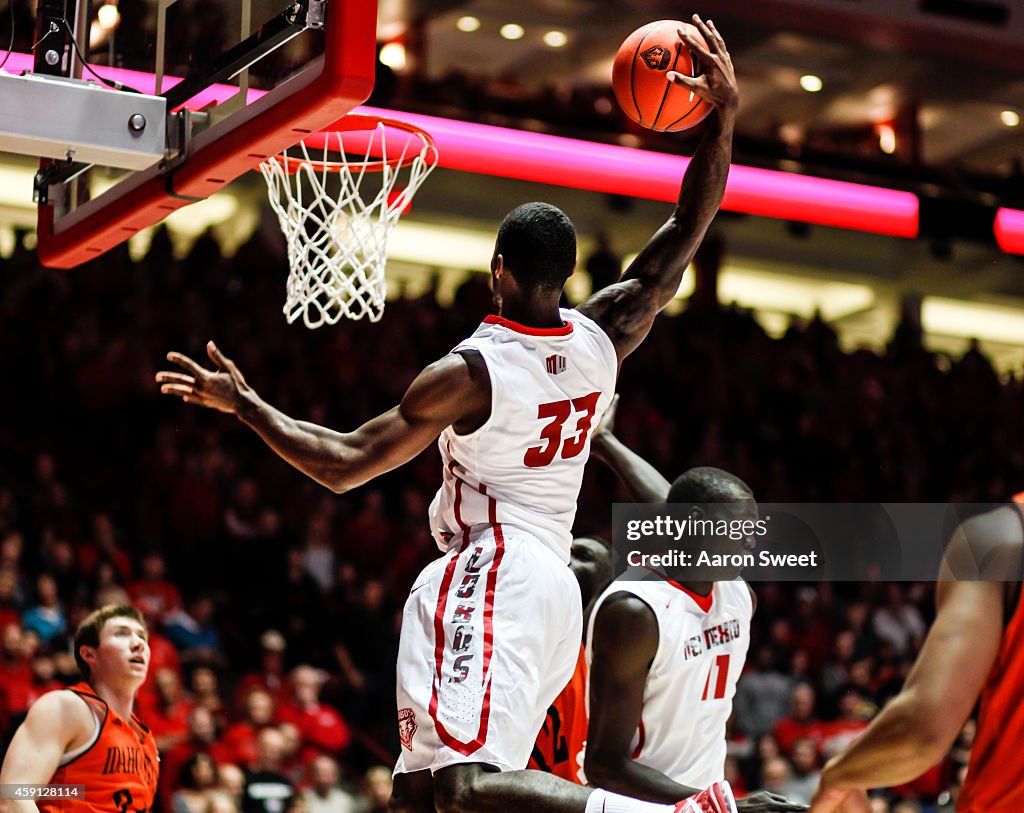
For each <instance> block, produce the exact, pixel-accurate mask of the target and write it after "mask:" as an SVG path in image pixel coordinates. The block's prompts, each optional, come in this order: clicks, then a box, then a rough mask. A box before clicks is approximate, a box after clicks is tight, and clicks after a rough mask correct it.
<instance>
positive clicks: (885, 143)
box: [878, 124, 896, 155]
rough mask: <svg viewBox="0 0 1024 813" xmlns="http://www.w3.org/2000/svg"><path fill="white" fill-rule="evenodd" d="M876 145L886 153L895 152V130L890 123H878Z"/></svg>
mask: <svg viewBox="0 0 1024 813" xmlns="http://www.w3.org/2000/svg"><path fill="white" fill-rule="evenodd" d="M878 147H879V149H881V151H882V152H884V153H885V154H886V155H892V154H893V153H894V152H896V131H895V130H894V129H893V126H892V125H891V124H879V125H878Z"/></svg>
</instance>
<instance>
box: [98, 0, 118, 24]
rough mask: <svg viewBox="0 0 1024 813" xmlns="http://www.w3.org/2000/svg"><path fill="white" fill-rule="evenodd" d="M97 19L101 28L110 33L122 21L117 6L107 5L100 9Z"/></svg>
mask: <svg viewBox="0 0 1024 813" xmlns="http://www.w3.org/2000/svg"><path fill="white" fill-rule="evenodd" d="M96 17H97V19H99V21H100V27H101V28H102V29H103V30H104V31H110V30H111V29H112V28H116V27H117V23H118V21H119V20H120V19H121V15H120V14H119V13H118V11H117V6H115V5H113V4H111V3H106V4H104V5H102V6H100V7H99V9H98V10H97V11H96Z"/></svg>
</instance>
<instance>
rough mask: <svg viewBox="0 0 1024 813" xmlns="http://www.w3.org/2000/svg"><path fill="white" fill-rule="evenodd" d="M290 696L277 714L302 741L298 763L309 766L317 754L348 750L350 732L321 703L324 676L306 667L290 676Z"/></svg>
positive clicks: (344, 724) (342, 722)
mask: <svg viewBox="0 0 1024 813" xmlns="http://www.w3.org/2000/svg"><path fill="white" fill-rule="evenodd" d="M290 681H291V687H292V696H291V698H290V699H289V700H288V702H286V703H284V704H283V705H282V706H281V707H280V709H279V711H278V720H279V721H280V722H282V723H291V724H293V725H294V726H295V727H296V728H297V729H298V730H299V734H300V736H301V738H302V753H301V754H300V761H301V762H303V763H304V764H308V763H309V762H310V761H311V760H312V759H313V757H315V756H316V755H317V754H331V755H339V754H340V753H341V752H343V751H344V750H345V749H346V748H347V747H348V743H349V739H350V736H351V735H350V734H349V729H348V726H347V725H346V723H345V721H344V720H343V719H342V717H341V715H340V714H338V712H337V711H335V710H334V709H333V708H331V707H330V706H328V705H325V704H323V703H321V702H320V687H321V686H322V685H323V682H324V678H323V675H322V674H321V673H320V672H319V671H318V670H316V669H314V668H313V667H311V666H307V665H305V664H303V665H300V666H296V667H295V668H294V669H293V670H292V672H291V676H290Z"/></svg>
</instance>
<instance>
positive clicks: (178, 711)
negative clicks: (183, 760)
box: [139, 667, 192, 753]
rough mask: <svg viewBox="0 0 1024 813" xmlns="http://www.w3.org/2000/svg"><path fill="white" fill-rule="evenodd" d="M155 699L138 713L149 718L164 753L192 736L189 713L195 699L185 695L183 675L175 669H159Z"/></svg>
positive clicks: (154, 734)
mask: <svg viewBox="0 0 1024 813" xmlns="http://www.w3.org/2000/svg"><path fill="white" fill-rule="evenodd" d="M154 689H155V692H154V693H153V695H152V700H151V701H149V702H147V703H145V704H141V705H142V707H141V708H140V710H139V715H140V717H142V719H144V720H145V721H146V725H147V726H149V729H150V731H152V732H153V736H154V737H155V738H156V744H157V748H159V749H160V752H161V753H163V752H165V751H167V750H168V749H170V748H172V747H174V746H175V745H177V744H178V743H180V742H184V741H185V740H186V739H188V736H189V714H190V713H191V712H192V702H191V701H190V700H189V699H188V698H187V697H185V692H184V690H183V689H182V686H181V678H179V677H178V673H177V672H175V671H174V670H173V669H168V668H166V667H165V668H163V669H158V670H157V671H156V676H155V678H154Z"/></svg>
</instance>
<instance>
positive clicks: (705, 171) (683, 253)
mask: <svg viewBox="0 0 1024 813" xmlns="http://www.w3.org/2000/svg"><path fill="white" fill-rule="evenodd" d="M693 22H694V25H696V26H697V28H698V30H699V31H700V33H701V35H702V36H703V37H704V39H705V41H706V42H707V48H704V47H703V46H702V45H700V44H699V43H698V42H697V41H696V40H694V39H693V38H692V37H690V36H688V35H687V34H686V33H685V32H682V31H680V32H679V38H680V40H682V42H683V43H684V45H685V47H689V48H690V50H691V52H693V53H694V54H695V56H696V58H697V60H698V61H699V62H700V65H701V73H700V75H699V76H696V77H689V76H684V75H683V74H680V73H675V72H670V74H669V79H670V80H671V81H672V82H674V83H675V84H677V85H680V86H682V87H684V88H686V89H688V90H690V91H691V92H693V93H696V94H697V95H699V96H700V97H701V98H703V99H705V100H706V101H708V102H710V103H711V104H713V105H714V106H715V108H716V110H715V113H714V114H712V116H711V117H710V118H709V119H708V126H707V129H706V130H705V132H704V136H703V138H701V141H700V145H699V146H698V147H697V150H696V151H695V152H694V154H693V158H691V159H690V164H689V166H688V167H687V168H686V173H685V174H684V175H683V182H682V185H681V187H680V190H679V201H678V203H677V204H676V208H675V211H674V212H673V213H672V216H671V217H670V218H669V219H668V221H667V222H666V223H665V225H663V226H662V227H661V228H660V229H659V230H658V231H657V232H656V233H655V235H654V236H653V237H652V238H651V239H650V240H649V241H648V243H647V245H646V246H644V248H643V249H642V250H641V251H640V253H639V255H637V258H636V259H635V260H634V261H633V263H632V264H631V265H630V266H629V268H628V269H626V272H625V274H623V276H622V279H621V280H619V282H617V283H615V284H614V285H610V286H609V287H607V288H604V289H602V290H601V291H599V292H598V293H596V294H595V295H594V296H592V297H591V298H590V299H589V300H587V301H586V302H585V303H584V304H583V305H581V306H580V308H579V310H580V311H581V312H582V313H585V314H586V315H587V316H589V317H591V318H592V319H594V320H596V321H597V322H598V323H600V324H601V326H602V327H603V328H604V329H605V331H607V333H608V335H609V336H610V337H611V340H612V343H613V344H614V345H615V352H616V353H617V355H618V358H619V360H620V361H621V360H622V359H623V358H625V357H626V356H627V355H629V354H630V353H631V352H632V351H633V350H634V349H636V347H637V345H639V344H640V342H642V341H643V339H644V337H645V336H646V335H647V333H648V331H650V329H651V325H652V324H653V322H654V317H655V316H657V315H658V313H659V312H660V311H661V310H662V309H663V308H664V307H665V306H666V305H667V304H668V303H669V302H671V301H672V298H673V297H674V296H675V295H676V292H677V291H678V290H679V283H680V282H681V280H682V277H683V271H685V270H686V266H687V265H689V264H690V261H691V260H692V259H693V256H694V254H696V252H697V248H698V246H699V245H700V242H701V240H702V239H703V238H704V233H705V232H706V231H707V228H708V226H709V225H710V224H711V220H712V219H713V218H714V216H715V213H716V212H717V211H718V207H719V205H720V204H721V202H722V196H723V195H724V193H725V181H726V178H727V177H728V175H729V163H730V161H731V160H732V133H733V125H734V122H735V119H736V108H737V105H738V99H739V97H738V93H737V87H736V75H735V73H734V71H733V66H732V60H731V59H730V57H729V52H728V50H726V47H725V41H724V40H723V39H722V36H721V34H719V33H718V30H717V29H716V28H715V26H714V23H712V22H711V21H710V20H709V21H708V22H707V24H705V23H704V22H702V21H701V19H700V18H699V17H698V16H697V15H694V17H693Z"/></svg>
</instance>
